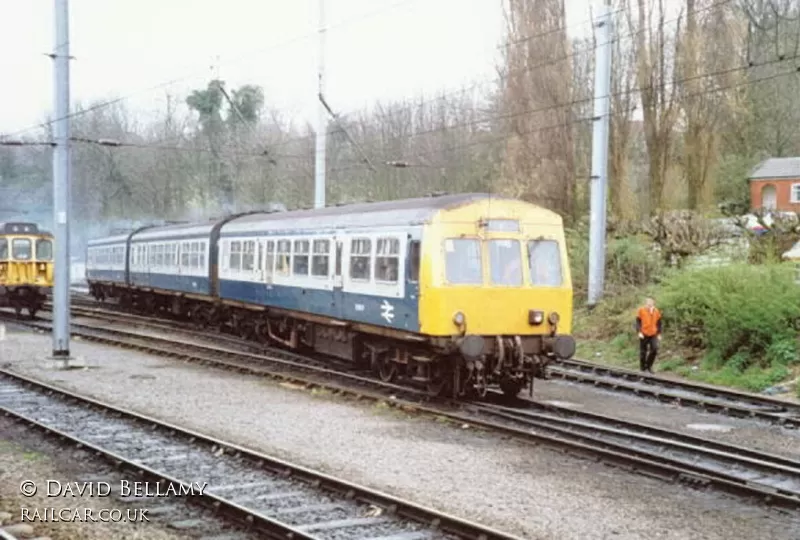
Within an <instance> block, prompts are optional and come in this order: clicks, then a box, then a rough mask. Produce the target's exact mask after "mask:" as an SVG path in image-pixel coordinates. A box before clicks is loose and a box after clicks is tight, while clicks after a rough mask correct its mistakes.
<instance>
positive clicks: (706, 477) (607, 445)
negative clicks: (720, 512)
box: [25, 321, 800, 509]
mask: <svg viewBox="0 0 800 540" xmlns="http://www.w3.org/2000/svg"><path fill="white" fill-rule="evenodd" d="M25 324H27V325H29V326H35V327H39V328H42V329H44V328H43V325H45V324H46V323H39V322H33V321H25ZM73 333H76V334H77V335H81V336H84V337H86V338H88V339H91V340H94V341H100V342H104V343H109V344H116V345H120V344H123V345H124V346H126V347H136V348H140V349H142V350H146V351H147V352H150V353H154V354H158V355H162V356H172V357H176V356H177V357H181V358H184V359H187V360H193V361H199V362H202V363H205V364H209V365H214V366H217V367H222V368H226V369H233V370H236V371H240V372H247V373H251V374H258V375H266V376H268V377H272V378H278V379H282V380H289V381H291V382H294V383H299V384H303V385H305V386H307V387H321V388H325V389H328V390H332V391H333V392H335V393H340V394H344V395H348V396H355V397H357V398H366V399H370V400H381V401H386V402H388V403H390V404H393V405H395V406H398V407H402V408H403V409H405V410H409V409H411V410H415V411H417V412H420V413H423V414H430V415H435V416H438V417H440V418H446V419H448V420H451V421H453V422H458V423H462V424H463V423H467V424H470V425H473V426H475V427H478V428H483V429H486V430H491V431H495V432H501V433H505V434H508V435H511V436H513V437H515V438H518V439H522V440H525V441H527V442H532V443H535V444H542V445H546V446H548V447H554V448H558V449H560V450H566V451H567V452H570V453H573V454H576V455H579V456H581V457H584V458H588V459H591V460H594V461H596V460H597V459H598V458H600V459H601V460H602V461H604V462H606V463H609V464H613V465H615V466H619V467H623V468H625V469H628V470H631V471H634V472H640V473H646V474H649V475H653V476H658V477H660V478H663V479H665V480H668V481H672V482H681V483H688V484H690V485H694V486H700V487H713V488H716V489H720V490H722V491H725V492H728V493H733V494H736V495H743V496H745V497H752V498H756V499H758V500H761V501H764V502H766V503H767V504H770V505H775V506H779V507H783V508H793V509H798V508H800V462H796V461H793V460H790V459H787V458H783V457H780V456H774V455H770V454H766V453H762V452H758V451H755V450H750V449H746V448H742V447H736V446H731V445H727V444H723V443H719V442H716V441H711V440H707V439H702V438H699V437H694V436H690V435H685V434H682V433H678V432H672V431H669V430H664V429H659V428H655V427H650V426H645V425H642V424H635V423H631V422H626V421H623V420H620V419H615V418H610V417H606V416H602V415H597V414H591V413H585V412H579V411H575V410H572V409H566V408H561V407H556V406H544V405H538V404H535V403H533V402H528V401H520V402H519V403H518V405H520V406H521V407H522V408H510V407H503V406H498V405H491V404H483V403H481V404H472V403H458V404H454V403H446V402H438V403H435V404H431V405H425V404H423V403H422V401H423V400H425V399H427V395H426V394H425V393H424V392H422V391H415V390H414V389H411V388H407V387H404V386H395V385H389V384H386V383H383V382H381V381H377V380H375V379H373V378H368V377H361V376H358V375H354V374H347V373H342V372H339V371H334V370H328V369H325V368H320V367H317V366H314V365H312V364H300V365H299V366H298V365H295V364H294V362H291V361H286V360H281V359H271V358H265V357H264V356H262V355H257V354H251V353H245V352H240V351H231V350H229V349H225V348H221V347H217V346H211V345H200V344H197V343H189V342H185V341H176V340H173V339H168V338H163V337H158V338H153V337H150V336H142V335H140V334H136V333H132V332H131V331H129V330H124V331H123V330H112V329H107V328H90V327H87V328H83V327H81V325H78V328H74V329H73ZM276 366H277V367H278V369H277V370H276V369H275V367H276ZM300 370H302V371H303V374H298V371H300Z"/></svg>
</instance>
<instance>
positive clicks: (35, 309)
mask: <svg viewBox="0 0 800 540" xmlns="http://www.w3.org/2000/svg"><path fill="white" fill-rule="evenodd" d="M39 307H40V306H28V317H30V318H31V319H35V318H36V313H37V312H38V311H39Z"/></svg>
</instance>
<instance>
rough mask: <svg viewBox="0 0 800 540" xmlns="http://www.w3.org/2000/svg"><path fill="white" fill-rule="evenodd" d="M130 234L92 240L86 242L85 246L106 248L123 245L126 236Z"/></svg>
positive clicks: (126, 239) (126, 238)
mask: <svg viewBox="0 0 800 540" xmlns="http://www.w3.org/2000/svg"><path fill="white" fill-rule="evenodd" d="M129 235H130V233H126V234H115V235H113V236H104V237H102V238H93V239H91V240H89V241H88V242H86V245H87V246H89V247H92V246H108V245H112V244H124V243H125V242H127V241H128V236H129Z"/></svg>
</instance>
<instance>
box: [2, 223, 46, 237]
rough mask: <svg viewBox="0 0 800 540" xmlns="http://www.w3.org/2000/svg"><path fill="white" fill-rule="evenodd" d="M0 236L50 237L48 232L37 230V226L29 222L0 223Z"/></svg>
mask: <svg viewBox="0 0 800 540" xmlns="http://www.w3.org/2000/svg"><path fill="white" fill-rule="evenodd" d="M0 234H37V235H42V236H52V234H50V232H49V231H45V230H43V229H40V228H39V225H37V224H36V223H32V222H29V221H6V222H0Z"/></svg>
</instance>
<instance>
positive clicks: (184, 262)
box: [181, 242, 190, 268]
mask: <svg viewBox="0 0 800 540" xmlns="http://www.w3.org/2000/svg"><path fill="white" fill-rule="evenodd" d="M189 245H190V244H189V243H188V242H184V243H183V244H181V266H182V267H183V268H189Z"/></svg>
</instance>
